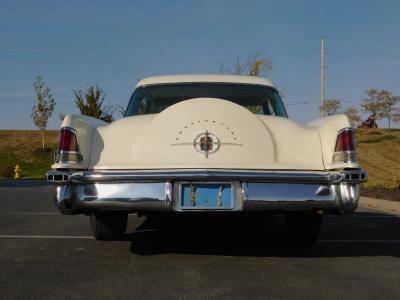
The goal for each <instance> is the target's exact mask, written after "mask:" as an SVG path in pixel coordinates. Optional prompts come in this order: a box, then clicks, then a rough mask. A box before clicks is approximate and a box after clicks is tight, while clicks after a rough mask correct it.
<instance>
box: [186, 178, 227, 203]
mask: <svg viewBox="0 0 400 300" xmlns="http://www.w3.org/2000/svg"><path fill="white" fill-rule="evenodd" d="M181 207H182V209H232V208H233V201H232V184H230V183H183V184H181Z"/></svg>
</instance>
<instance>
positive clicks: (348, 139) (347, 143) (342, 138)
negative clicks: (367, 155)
mask: <svg viewBox="0 0 400 300" xmlns="http://www.w3.org/2000/svg"><path fill="white" fill-rule="evenodd" d="M355 150H356V146H355V143H354V132H353V131H352V130H344V131H342V132H341V133H339V135H338V137H337V140H336V147H335V152H339V151H355Z"/></svg>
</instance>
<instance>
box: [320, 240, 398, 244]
mask: <svg viewBox="0 0 400 300" xmlns="http://www.w3.org/2000/svg"><path fill="white" fill-rule="evenodd" d="M318 242H320V243H389V244H391V243H394V244H396V243H400V240H318Z"/></svg>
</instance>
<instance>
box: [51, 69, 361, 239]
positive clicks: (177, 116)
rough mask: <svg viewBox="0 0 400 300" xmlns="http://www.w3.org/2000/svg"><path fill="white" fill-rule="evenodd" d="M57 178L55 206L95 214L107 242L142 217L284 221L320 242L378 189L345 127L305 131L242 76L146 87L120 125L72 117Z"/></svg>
mask: <svg viewBox="0 0 400 300" xmlns="http://www.w3.org/2000/svg"><path fill="white" fill-rule="evenodd" d="M52 169H53V170H52V171H49V172H48V173H47V179H48V181H50V182H52V183H54V186H55V193H54V195H55V202H56V205H57V206H58V208H59V209H60V210H61V212H62V213H64V214H89V215H90V218H91V225H92V230H93V234H94V236H95V237H96V238H98V239H114V238H117V237H119V236H120V235H121V234H123V233H124V232H125V230H126V223H127V215H128V214H129V213H135V212H137V213H141V214H151V213H154V212H157V213H165V214H167V213H169V214H189V213H192V214H198V213H200V212H207V213H208V214H214V213H226V214H232V213H234V212H241V213H246V214H250V213H252V212H257V215H258V216H259V215H263V214H262V213H263V212H265V213H271V212H276V213H280V214H284V215H285V220H286V226H287V232H288V234H289V236H290V237H292V238H295V239H298V240H301V241H309V242H313V241H315V240H317V238H318V234H319V229H320V226H321V216H322V214H324V213H349V212H353V211H354V210H355V209H356V208H357V204H358V199H359V184H360V183H361V182H363V181H365V180H367V173H366V172H365V171H364V170H363V169H362V168H361V167H360V165H359V164H358V162H357V160H356V152H355V142H354V132H353V129H352V128H351V127H350V123H349V121H348V119H347V117H346V116H345V115H335V116H330V117H326V118H321V119H317V120H314V121H312V122H310V123H308V124H305V125H301V124H298V123H296V122H294V121H292V120H290V119H289V118H288V115H287V113H286V110H285V107H284V105H283V102H282V100H281V98H280V96H279V92H278V90H277V88H276V87H275V85H274V84H273V83H272V82H271V81H270V80H268V79H265V78H260V77H254V76H236V75H177V76H157V77H150V78H146V79H143V80H141V81H140V82H139V83H138V84H137V86H136V88H135V91H134V93H133V95H132V97H131V99H130V102H129V104H128V107H127V109H126V114H125V117H124V118H123V119H121V120H118V121H115V122H113V123H111V124H107V123H104V122H103V121H101V120H98V119H95V118H91V117H88V116H79V115H67V116H66V117H65V118H64V121H63V123H62V128H61V131H60V142H59V149H58V152H57V154H56V161H55V163H54V164H53V165H52ZM260 213H261V214H260ZM255 215H256V214H255ZM265 215H267V214H265Z"/></svg>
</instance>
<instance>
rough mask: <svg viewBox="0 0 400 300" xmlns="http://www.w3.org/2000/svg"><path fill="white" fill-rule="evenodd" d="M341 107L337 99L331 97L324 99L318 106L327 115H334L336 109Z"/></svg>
mask: <svg viewBox="0 0 400 300" xmlns="http://www.w3.org/2000/svg"><path fill="white" fill-rule="evenodd" d="M341 107H342V105H341V103H340V101H339V100H336V99H331V100H325V101H324V105H322V106H320V107H319V110H320V111H321V112H322V111H324V112H325V113H326V114H327V115H328V116H332V115H336V114H337V112H338V110H339V109H340V108H341Z"/></svg>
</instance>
